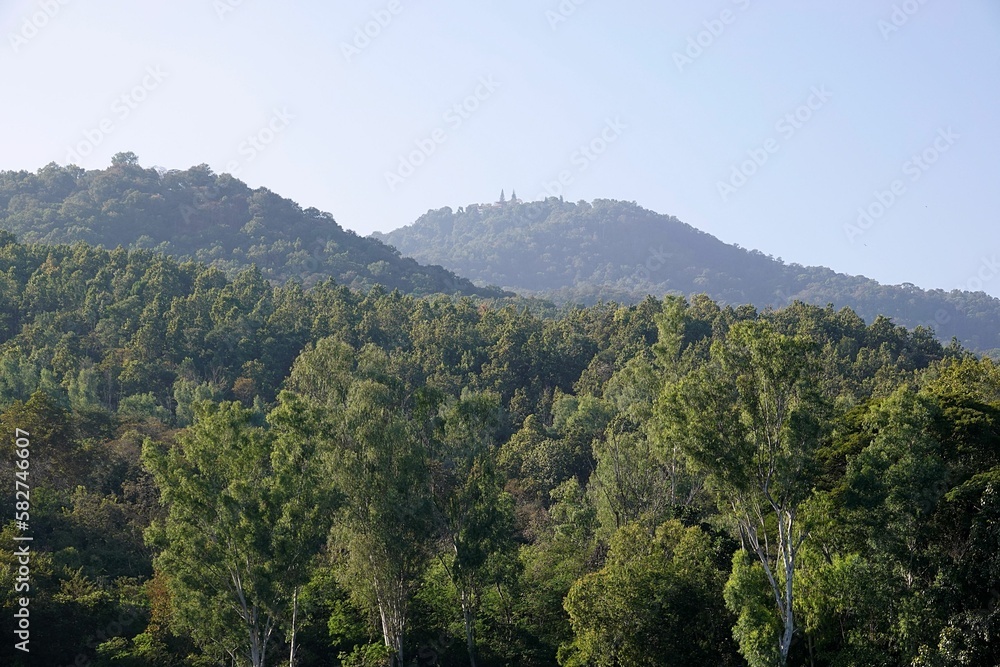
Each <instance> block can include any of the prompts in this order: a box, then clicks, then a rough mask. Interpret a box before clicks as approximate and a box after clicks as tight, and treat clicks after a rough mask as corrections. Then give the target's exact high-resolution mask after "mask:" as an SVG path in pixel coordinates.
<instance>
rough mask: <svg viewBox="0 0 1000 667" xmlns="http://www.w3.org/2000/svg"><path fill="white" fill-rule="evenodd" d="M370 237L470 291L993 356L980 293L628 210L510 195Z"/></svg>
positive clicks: (993, 318) (992, 325)
mask: <svg viewBox="0 0 1000 667" xmlns="http://www.w3.org/2000/svg"><path fill="white" fill-rule="evenodd" d="M374 236H375V237H376V238H379V239H381V240H383V241H385V242H386V243H390V244H392V245H393V246H395V247H396V248H398V249H399V250H400V251H401V252H402V253H403V254H404V255H407V256H409V257H413V258H415V259H416V260H417V261H419V262H424V263H431V264H440V265H441V266H444V267H445V268H448V269H451V270H452V271H455V272H457V273H458V274H460V275H462V276H466V277H468V278H470V279H472V280H473V281H475V282H477V283H478V284H483V285H487V284H488V285H500V286H501V287H503V288H505V289H510V290H513V291H515V292H517V293H519V294H525V295H535V296H539V297H543V298H549V299H554V300H555V301H556V302H559V303H565V302H572V303H581V304H592V303H595V302H596V301H598V300H601V299H603V300H615V301H618V302H620V303H637V302H639V301H641V300H642V299H644V298H645V297H646V295H648V294H652V295H653V296H656V297H658V298H662V297H663V296H665V295H668V294H677V295H680V296H685V297H690V296H692V295H694V294H701V293H704V294H708V295H709V296H711V297H712V298H713V299H715V300H717V301H718V302H719V303H723V304H730V305H733V306H737V305H740V304H745V303H752V304H755V305H757V306H758V307H760V308H765V307H767V306H771V307H774V308H781V307H784V306H787V305H790V304H791V303H792V302H793V301H802V302H805V303H811V304H815V305H819V306H825V305H826V304H828V303H832V304H834V305H835V306H836V307H838V308H839V307H843V306H847V307H850V308H852V309H853V310H855V311H856V312H857V313H858V314H859V315H861V316H862V317H864V318H865V319H867V320H872V319H874V318H875V317H877V316H878V315H885V316H887V317H891V318H892V319H893V321H895V322H896V323H897V324H900V325H903V326H907V327H909V328H915V327H917V326H924V327H929V328H932V329H934V330H935V331H936V332H937V333H938V335H940V336H941V337H942V339H943V340H945V341H948V340H951V338H952V337H953V336H954V337H957V338H958V339H959V340H960V341H962V343H963V344H965V345H966V346H967V347H970V348H971V349H974V350H978V351H981V352H987V351H990V350H996V349H998V348H1000V300H998V299H995V298H993V297H991V296H989V295H987V294H985V293H984V292H975V293H973V292H962V291H959V290H954V291H951V292H945V291H943V290H929V291H925V290H922V289H919V288H917V287H915V286H913V285H910V284H903V285H900V286H886V285H881V284H879V283H877V282H875V281H874V280H870V279H868V278H864V277H860V276H848V275H844V274H839V273H835V272H834V271H832V270H830V269H827V268H823V267H808V266H801V265H799V264H794V263H793V264H785V263H784V262H782V261H781V260H780V259H774V258H772V257H769V256H767V255H765V254H763V253H761V252H760V251H757V250H749V251H748V250H745V249H743V248H740V247H738V246H733V245H728V244H726V243H723V242H722V241H720V240H718V239H717V238H715V237H714V236H711V235H709V234H706V233H704V232H701V231H699V230H697V229H695V228H693V227H691V226H690V225H687V224H685V223H683V222H681V221H679V220H678V219H677V218H674V217H671V216H667V215H659V214H657V213H653V212H652V211H648V210H646V209H643V208H641V207H639V206H637V205H636V204H635V203H632V202H621V201H612V200H606V199H600V200H596V201H594V202H593V203H587V202H584V201H581V202H578V203H575V204H574V203H570V202H564V201H561V200H559V199H555V198H549V199H548V200H546V201H544V202H530V203H524V202H520V201H519V200H517V199H516V196H515V197H512V198H511V199H510V200H506V201H502V202H497V203H494V204H487V205H477V204H471V205H469V206H465V207H462V208H459V209H458V210H457V211H453V210H452V209H450V208H443V209H439V210H436V211H429V212H428V213H426V214H425V215H423V216H421V217H420V219H418V220H417V221H416V222H415V223H413V224H412V225H408V226H406V227H402V228H400V229H397V230H395V231H393V232H390V233H388V234H375V235H374ZM975 268H976V267H970V268H969V273H970V275H971V274H972V273H973V271H974V269H975Z"/></svg>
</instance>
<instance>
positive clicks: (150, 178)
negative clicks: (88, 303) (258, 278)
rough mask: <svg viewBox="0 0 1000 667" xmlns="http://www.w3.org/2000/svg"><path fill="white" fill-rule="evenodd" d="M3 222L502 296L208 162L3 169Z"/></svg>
mask: <svg viewBox="0 0 1000 667" xmlns="http://www.w3.org/2000/svg"><path fill="white" fill-rule="evenodd" d="M0 229H3V230H6V231H9V232H12V233H13V234H15V235H16V236H17V237H18V238H19V239H20V240H21V241H24V242H37V243H76V242H79V241H83V242H85V243H89V244H91V245H98V246H102V247H105V248H109V249H110V248H115V247H117V246H122V247H125V248H130V249H144V250H155V251H156V252H159V253H163V254H165V255H169V256H171V257H174V258H176V259H179V260H181V261H185V260H196V261H198V262H201V263H203V264H207V265H209V266H214V267H216V268H219V269H221V270H222V271H224V272H226V273H227V274H228V275H230V276H232V275H235V273H237V272H238V271H240V270H242V269H248V268H251V267H254V266H255V267H257V268H259V269H260V271H261V273H262V274H263V275H264V277H265V278H267V279H268V280H272V281H275V282H279V283H283V282H285V281H288V280H294V281H297V282H300V283H302V284H304V285H306V286H309V285H312V284H314V283H316V282H319V281H322V280H324V279H326V278H328V277H333V278H335V279H336V280H337V282H338V283H340V284H342V285H346V286H348V287H351V288H352V289H356V290H368V289H370V288H372V287H374V286H375V285H376V284H378V285H383V286H385V287H387V288H388V289H390V290H392V289H399V290H401V291H403V292H406V293H411V294H435V293H445V294H453V293H458V294H463V295H479V296H503V295H504V294H503V293H502V292H501V291H500V290H498V289H495V288H493V289H490V288H478V287H476V286H475V285H473V284H472V283H471V282H470V281H468V280H466V279H465V278H460V277H459V276H456V275H455V274H454V273H452V272H450V271H446V270H445V269H442V268H441V267H440V266H421V265H419V264H417V262H416V261H414V260H412V259H410V258H407V257H402V256H400V254H399V252H398V251H396V250H395V249H394V248H391V247H389V246H386V245H384V244H383V243H381V242H379V241H377V240H375V239H370V238H362V237H360V236H358V235H357V234H355V233H354V232H353V231H351V230H349V229H344V228H343V227H341V226H340V225H339V224H337V222H336V221H335V220H334V219H333V216H332V215H330V214H329V213H325V212H323V211H320V210H318V209H316V208H306V209H303V208H302V207H300V206H299V205H298V204H296V203H295V202H293V201H291V200H289V199H285V198H284V197H280V196H278V195H277V194H275V193H274V192H271V191H270V190H268V189H267V188H257V189H251V188H249V187H248V186H247V185H246V183H244V182H242V181H240V180H238V179H236V178H234V177H233V176H232V175H230V174H222V175H218V174H215V173H213V172H212V170H211V169H209V168H208V166H207V165H197V166H194V167H191V168H190V169H186V170H178V169H170V170H167V169H162V168H144V167H142V166H141V165H140V164H139V158H138V157H137V156H136V155H135V153H129V152H125V153H118V154H116V155H115V156H114V157H113V158H112V161H111V165H110V166H109V167H107V168H106V169H93V170H89V171H88V170H84V169H81V168H80V167H77V166H75V165H69V166H65V167H63V166H59V165H57V164H55V163H51V164H48V165H46V166H45V167H42V168H41V169H39V170H38V171H37V172H35V173H32V172H29V171H0Z"/></svg>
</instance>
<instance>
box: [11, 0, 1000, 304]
mask: <svg viewBox="0 0 1000 667" xmlns="http://www.w3.org/2000/svg"><path fill="white" fill-rule="evenodd" d="M0 36H2V37H3V43H0V82H2V90H3V91H4V97H5V98H6V99H4V100H3V103H2V104H0V127H3V128H4V137H3V139H2V143H0V169H14V170H20V169H25V170H29V171H35V170H37V169H39V168H40V167H42V166H44V165H46V164H48V163H50V162H56V163H59V164H69V163H73V164H77V165H79V166H81V167H84V168H87V169H102V168H105V167H107V166H108V165H109V164H110V161H111V156H113V155H114V154H115V153H118V152H122V151H132V152H134V153H136V154H137V155H138V156H139V160H140V163H141V164H142V165H143V166H146V167H151V166H158V167H163V168H166V169H186V168H188V167H190V166H193V165H197V164H207V165H209V166H210V167H211V168H212V169H213V170H214V171H215V172H216V173H232V174H234V175H236V176H237V177H238V178H240V179H241V180H243V181H245V182H246V183H248V184H249V185H250V186H251V187H267V188H269V189H271V190H273V191H274V192H276V193H278V194H280V195H283V196H285V197H289V198H291V199H293V200H295V201H296V202H298V203H299V204H301V205H302V206H303V207H309V206H314V207H316V208H319V209H321V210H324V211H328V212H330V213H332V214H333V215H334V217H335V218H336V219H337V221H338V222H339V223H340V224H341V225H342V226H344V227H347V228H350V229H353V230H355V231H356V232H358V233H359V234H362V235H367V234H369V233H371V232H373V231H376V230H377V231H390V230H392V229H395V228H397V227H400V226H402V225H405V224H409V223H411V222H413V221H414V220H415V219H416V218H417V217H419V216H420V215H421V214H423V213H425V212H427V211H428V210H430V209H437V208H442V207H445V206H451V207H452V208H457V207H459V206H465V205H467V204H470V203H475V202H491V201H495V200H496V199H498V197H499V194H500V191H501V189H504V190H506V193H507V195H508V196H509V195H510V194H511V191H512V190H516V192H517V195H518V196H519V197H520V198H521V199H522V200H525V201H530V200H535V199H540V198H543V197H545V196H549V195H561V196H563V197H565V198H566V199H568V200H570V201H578V200H593V199H596V198H607V199H621V200H626V201H634V202H636V203H638V204H639V205H641V206H643V207H645V208H648V209H651V210H654V211H657V212H659V213H664V214H669V215H673V216H676V217H677V218H679V219H681V220H683V221H684V222H687V223H688V224H691V225H693V226H694V227H697V228H698V229H701V230H703V231H706V232H708V233H710V234H713V235H715V236H716V237H718V238H719V239H721V240H723V241H726V242H728V243H736V244H739V245H741V246H743V247H745V248H751V249H758V250H760V251H762V252H764V253H766V254H770V255H773V256H775V257H780V258H782V259H783V260H784V261H785V262H787V263H792V262H795V263H799V264H803V265H823V266H829V267H831V268H833V269H835V270H837V271H840V272H844V273H850V274H860V275H865V276H868V277H870V278H874V279H876V280H879V281H880V282H883V283H888V284H899V283H904V282H908V283H913V284H916V285H918V286H920V287H923V288H927V289H931V288H943V289H947V290H950V289H970V290H973V291H978V290H982V291H985V292H987V293H989V294H992V295H994V296H998V297H1000V261H998V260H1000V231H998V229H1000V226H998V224H997V223H998V214H997V210H998V206H997V194H998V193H1000V178H998V177H1000V122H998V119H1000V2H997V1H996V0H949V1H947V2H946V1H945V0H905V1H903V0H838V1H837V2H832V1H830V2H802V1H801V0H799V1H792V0H774V1H772V2H769V3H765V2H761V1H760V0H710V1H702V2H697V3H693V2H689V3H681V2H665V3H664V2H654V1H652V0H649V1H646V0H644V1H639V0H618V1H616V2H611V1H610V0H504V1H503V2H501V1H499V0H478V1H477V2H458V1H457V0H438V1H437V2H433V3H432V2H429V1H428V0H423V1H418V0H373V1H367V0H356V1H354V2H350V3H348V2H330V3H328V2H318V1H310V0H302V1H300V2H295V3H280V4H279V3H277V2H264V1H263V0H159V1H157V0H144V1H143V2H135V1H134V0H132V1H129V2H126V1H125V0H103V1H92V2H82V1H81V0H26V1H21V0H0Z"/></svg>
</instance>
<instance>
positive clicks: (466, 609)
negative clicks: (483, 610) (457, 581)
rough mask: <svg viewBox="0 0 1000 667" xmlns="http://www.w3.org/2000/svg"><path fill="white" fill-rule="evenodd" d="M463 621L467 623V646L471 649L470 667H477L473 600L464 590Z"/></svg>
mask: <svg viewBox="0 0 1000 667" xmlns="http://www.w3.org/2000/svg"><path fill="white" fill-rule="evenodd" d="M462 619H463V620H464V621H465V644H466V646H467V647H468V649H469V667H476V639H475V636H474V634H473V630H474V629H475V628H474V619H473V614H472V598H471V595H470V594H469V592H468V591H466V590H465V589H464V588H463V589H462Z"/></svg>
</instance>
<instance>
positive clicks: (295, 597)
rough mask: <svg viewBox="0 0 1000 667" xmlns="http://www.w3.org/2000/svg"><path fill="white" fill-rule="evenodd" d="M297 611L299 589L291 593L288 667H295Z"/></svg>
mask: <svg viewBox="0 0 1000 667" xmlns="http://www.w3.org/2000/svg"><path fill="white" fill-rule="evenodd" d="M298 611H299V589H298V588H296V589H295V590H294V591H292V642H291V643H292V646H291V648H290V649H289V651H288V667H295V617H296V615H297V614H298Z"/></svg>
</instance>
